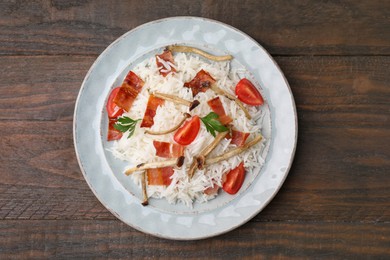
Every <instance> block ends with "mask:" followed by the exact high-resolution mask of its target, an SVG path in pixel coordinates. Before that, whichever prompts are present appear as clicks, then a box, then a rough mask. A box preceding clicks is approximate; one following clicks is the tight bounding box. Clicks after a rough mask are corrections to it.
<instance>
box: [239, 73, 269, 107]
mask: <svg viewBox="0 0 390 260" xmlns="http://www.w3.org/2000/svg"><path fill="white" fill-rule="evenodd" d="M236 95H237V97H238V99H239V100H241V101H242V102H244V103H245V104H248V105H251V106H260V105H262V104H263V103H264V100H263V97H262V96H261V94H260V92H259V91H258V90H257V88H256V87H255V86H254V85H253V84H252V82H250V81H249V80H248V79H246V78H243V79H241V80H240V81H239V82H238V83H237V86H236Z"/></svg>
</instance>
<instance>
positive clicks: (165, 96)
mask: <svg viewBox="0 0 390 260" xmlns="http://www.w3.org/2000/svg"><path fill="white" fill-rule="evenodd" d="M153 95H154V96H155V97H158V98H162V99H165V100H168V101H171V102H173V103H176V104H179V105H184V106H187V107H189V110H190V111H191V110H192V109H194V108H195V107H197V106H198V105H199V104H200V103H199V101H198V100H194V101H189V100H187V99H183V98H180V97H177V96H175V95H170V94H164V93H159V92H155V93H154V94H153Z"/></svg>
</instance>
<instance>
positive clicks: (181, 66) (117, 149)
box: [111, 53, 265, 207]
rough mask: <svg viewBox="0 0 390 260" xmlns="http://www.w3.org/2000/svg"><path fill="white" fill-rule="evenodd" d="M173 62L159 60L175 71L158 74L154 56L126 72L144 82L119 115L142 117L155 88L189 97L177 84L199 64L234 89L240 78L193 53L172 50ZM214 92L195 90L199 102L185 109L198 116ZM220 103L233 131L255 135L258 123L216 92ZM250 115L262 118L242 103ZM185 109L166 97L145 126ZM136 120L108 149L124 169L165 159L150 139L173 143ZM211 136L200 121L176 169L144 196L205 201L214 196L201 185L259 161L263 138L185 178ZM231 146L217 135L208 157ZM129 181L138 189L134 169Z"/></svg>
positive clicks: (175, 117) (160, 124) (168, 120)
mask: <svg viewBox="0 0 390 260" xmlns="http://www.w3.org/2000/svg"><path fill="white" fill-rule="evenodd" d="M174 60H175V65H174V64H171V63H169V64H168V63H167V64H165V63H163V64H164V67H165V68H164V69H169V68H168V67H174V68H175V69H176V71H177V72H176V73H170V74H169V75H168V76H167V77H163V76H161V75H160V73H159V68H158V67H157V65H156V60H155V57H151V58H150V59H147V60H145V61H144V62H142V63H140V64H139V65H138V66H137V67H135V68H133V69H132V71H133V72H134V73H136V74H137V75H138V76H139V77H140V78H141V79H143V80H144V81H145V85H144V87H143V89H142V91H141V93H139V95H138V96H137V98H136V100H135V101H134V103H133V105H132V107H131V109H130V111H129V112H127V113H125V114H124V116H128V117H130V118H133V119H142V118H143V116H144V113H145V109H146V105H147V102H148V98H149V93H153V92H161V93H167V94H173V95H176V96H179V97H181V98H184V99H187V100H193V99H194V98H193V97H192V92H191V89H189V88H185V87H183V85H184V83H185V82H188V81H191V80H192V79H193V78H194V77H195V75H196V74H197V72H199V71H200V70H201V69H204V70H205V71H207V72H209V73H210V75H211V76H212V77H213V78H214V79H215V80H216V81H217V85H218V86H219V87H220V88H222V89H225V90H227V91H228V92H229V93H231V94H234V90H233V89H234V86H236V84H237V82H238V81H239V80H240V79H239V77H238V75H237V73H236V72H235V71H233V70H231V69H230V63H229V62H210V61H206V60H204V59H202V58H199V57H197V56H194V55H190V54H184V53H177V54H175V55H174ZM216 96H217V95H216V94H215V93H214V92H213V91H212V90H207V91H206V92H204V93H203V92H200V93H199V94H198V95H197V96H196V97H195V99H197V100H199V101H200V105H199V106H198V107H196V108H195V109H194V110H192V111H191V112H190V114H191V115H199V116H200V117H203V116H205V115H207V114H208V113H209V112H211V111H212V110H211V109H210V107H209V106H208V104H207V101H208V100H210V99H212V98H214V97H216ZM220 99H221V101H222V104H223V106H224V108H225V111H226V114H227V115H229V116H231V117H232V118H233V119H234V121H233V125H234V128H236V129H237V130H239V131H242V132H249V133H255V134H251V135H250V136H249V138H248V141H249V140H251V139H253V138H254V136H255V135H258V134H260V131H261V125H256V124H255V122H254V121H252V120H248V119H247V118H246V117H245V114H244V112H243V111H242V110H241V109H240V108H239V107H238V106H237V105H236V103H235V102H233V101H231V100H229V99H227V98H225V97H222V96H220ZM246 108H247V109H248V111H249V112H250V114H251V115H252V116H253V117H254V118H260V120H257V122H262V120H261V117H262V116H263V115H262V110H261V109H258V108H256V107H253V106H246ZM184 112H188V107H186V106H181V105H176V104H174V103H172V102H169V101H166V102H165V103H164V105H163V106H160V107H158V109H157V111H156V116H155V117H154V125H153V126H152V127H151V130H153V131H161V130H166V129H169V128H171V127H172V126H173V125H177V124H178V123H179V122H180V120H181V119H182V118H183V113H184ZM139 125H140V124H137V127H136V129H135V132H134V134H133V136H132V137H130V138H127V133H126V134H124V135H123V137H122V138H121V139H120V140H118V141H115V142H114V146H113V148H112V149H111V151H112V153H113V154H114V156H115V157H117V158H119V159H121V160H124V161H128V162H129V168H130V167H133V166H134V165H137V164H140V163H144V162H152V161H163V160H166V159H165V158H159V157H157V156H156V155H155V154H156V150H155V148H154V146H153V140H158V141H165V142H170V143H174V140H173V135H174V133H170V134H166V135H160V136H155V135H148V134H145V129H144V128H140V127H139ZM213 139H214V137H213V136H212V135H211V134H210V133H208V132H207V131H206V127H205V126H204V124H203V123H201V129H200V131H199V133H198V136H197V137H196V139H195V141H193V142H192V143H191V144H190V145H188V146H186V148H185V152H184V156H185V164H184V166H183V167H182V168H181V169H175V170H174V174H173V176H172V183H171V184H170V185H169V186H167V187H165V186H155V185H153V186H152V185H150V186H147V193H148V196H149V197H154V198H165V199H167V200H168V202H169V203H178V202H179V203H184V204H185V205H187V206H189V207H191V206H192V204H193V203H194V202H195V201H198V202H206V201H208V200H210V199H212V198H214V197H215V196H216V195H211V196H210V195H206V194H204V190H205V189H207V188H209V187H213V185H218V186H220V187H222V176H223V174H224V173H226V172H228V171H229V170H231V169H233V168H235V167H237V166H238V165H239V164H240V162H241V161H244V165H245V168H246V170H247V171H251V170H252V168H253V167H254V166H259V165H262V164H263V163H264V159H263V158H262V157H261V151H262V150H263V148H264V142H265V140H263V141H262V142H260V143H259V144H257V145H256V146H254V147H252V148H250V149H248V150H247V151H245V152H244V153H242V154H240V155H237V156H235V157H232V158H230V159H228V160H226V161H223V162H221V163H219V164H214V165H210V166H208V167H206V169H204V170H201V171H200V170H197V171H196V172H195V175H194V176H193V178H192V179H191V180H189V178H188V176H187V173H186V167H185V166H186V165H187V167H188V166H189V165H190V164H191V162H192V158H193V157H194V156H196V155H198V154H199V152H200V151H201V149H202V148H203V147H204V146H206V145H207V144H209V143H211V142H212V140H213ZM234 147H235V145H232V144H230V140H226V139H224V140H222V142H221V143H220V144H219V145H218V146H217V147H216V148H215V149H214V150H213V151H212V152H211V153H210V155H209V157H214V156H216V155H220V154H222V153H224V152H225V151H228V150H230V149H232V148H234ZM131 178H132V180H133V181H134V182H135V183H136V184H137V185H138V186H139V187H140V189H141V173H140V172H138V173H134V174H132V175H131Z"/></svg>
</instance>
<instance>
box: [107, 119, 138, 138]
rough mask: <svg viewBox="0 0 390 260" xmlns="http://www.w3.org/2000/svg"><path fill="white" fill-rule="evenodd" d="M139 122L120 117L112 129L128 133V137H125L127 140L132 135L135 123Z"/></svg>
mask: <svg viewBox="0 0 390 260" xmlns="http://www.w3.org/2000/svg"><path fill="white" fill-rule="evenodd" d="M140 120H141V119H137V120H134V119H131V118H130V117H127V116H122V117H119V118H118V122H116V123H115V125H114V127H115V129H117V130H119V131H121V132H122V133H125V132H127V131H129V135H128V136H127V138H130V137H131V136H132V135H133V134H134V130H135V126H136V125H137V122H138V121H140Z"/></svg>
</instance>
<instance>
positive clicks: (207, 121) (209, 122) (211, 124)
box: [200, 112, 229, 137]
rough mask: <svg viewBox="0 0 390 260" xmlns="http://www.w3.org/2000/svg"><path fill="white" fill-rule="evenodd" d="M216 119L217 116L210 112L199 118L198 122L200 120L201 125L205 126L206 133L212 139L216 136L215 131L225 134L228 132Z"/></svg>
mask: <svg viewBox="0 0 390 260" xmlns="http://www.w3.org/2000/svg"><path fill="white" fill-rule="evenodd" d="M218 118H219V116H218V115H217V114H216V113H214V112H210V113H209V114H208V115H207V116H205V117H201V118H200V120H202V122H203V124H204V125H205V126H206V129H207V132H209V133H210V134H211V135H212V136H214V137H215V136H216V135H215V131H217V132H226V131H228V130H229V128H227V127H226V126H224V125H223V124H221V122H220V121H219V120H218Z"/></svg>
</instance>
